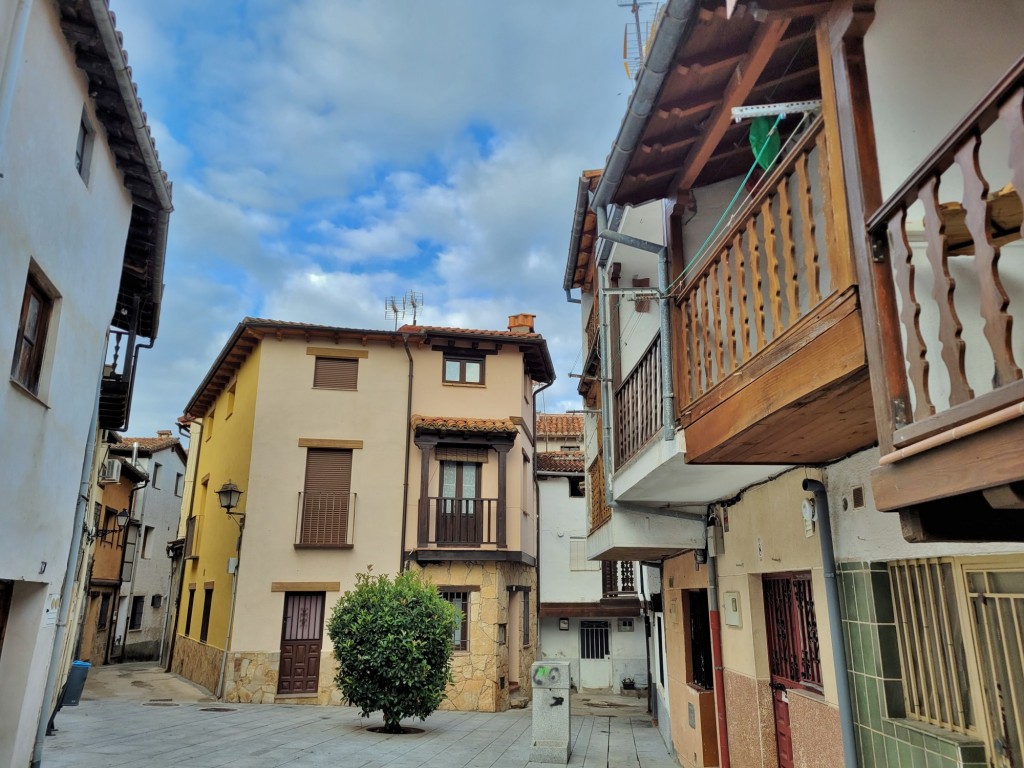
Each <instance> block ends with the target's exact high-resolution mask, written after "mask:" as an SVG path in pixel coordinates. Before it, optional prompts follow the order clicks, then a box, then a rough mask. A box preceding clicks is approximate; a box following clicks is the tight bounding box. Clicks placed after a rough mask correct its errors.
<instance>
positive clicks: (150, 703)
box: [142, 700, 178, 707]
mask: <svg viewBox="0 0 1024 768" xmlns="http://www.w3.org/2000/svg"><path fill="white" fill-rule="evenodd" d="M142 706H144V707H177V706H178V705H177V704H175V703H174V702H173V701H159V700H154V701H147V702H144V703H143V704H142Z"/></svg>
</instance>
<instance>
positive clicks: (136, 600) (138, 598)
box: [128, 595, 146, 632]
mask: <svg viewBox="0 0 1024 768" xmlns="http://www.w3.org/2000/svg"><path fill="white" fill-rule="evenodd" d="M136 606H138V608H139V610H138V611H136V610H135V609H136ZM145 613H146V596H145V595H132V604H131V606H130V607H129V609H128V631H129V632H141V631H142V619H143V617H144V615H145ZM136 616H138V622H136V620H135V619H136Z"/></svg>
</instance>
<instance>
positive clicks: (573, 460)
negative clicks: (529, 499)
mask: <svg viewBox="0 0 1024 768" xmlns="http://www.w3.org/2000/svg"><path fill="white" fill-rule="evenodd" d="M585 461H586V457H585V456H584V454H583V452H582V451H563V452H554V451H552V452H548V453H538V454H537V471H538V472H579V473H580V474H583V465H584V462H585Z"/></svg>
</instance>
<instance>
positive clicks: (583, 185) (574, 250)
mask: <svg viewBox="0 0 1024 768" xmlns="http://www.w3.org/2000/svg"><path fill="white" fill-rule="evenodd" d="M589 199H590V179H588V178H586V177H585V176H580V182H579V186H577V188H576V212H575V213H574V214H573V218H572V234H571V235H570V237H569V256H568V258H567V259H566V260H565V277H563V278H562V288H564V289H565V300H566V301H568V302H570V303H572V304H579V303H580V300H579V299H574V298H573V297H572V296H571V295H570V293H569V292H570V291H572V284H573V277H574V275H575V273H576V257H577V256H578V255H579V248H580V240H582V239H583V226H584V224H585V223H586V220H587V208H588V207H589V206H588V202H589Z"/></svg>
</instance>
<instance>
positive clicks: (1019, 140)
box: [999, 88, 1024, 237]
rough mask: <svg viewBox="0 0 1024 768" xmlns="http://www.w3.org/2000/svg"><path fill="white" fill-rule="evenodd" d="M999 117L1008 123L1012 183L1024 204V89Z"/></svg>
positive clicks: (1022, 229) (1023, 226) (1023, 231)
mask: <svg viewBox="0 0 1024 768" xmlns="http://www.w3.org/2000/svg"><path fill="white" fill-rule="evenodd" d="M999 117H1000V118H1001V119H1002V120H1003V122H1005V123H1006V127H1007V129H1008V130H1007V132H1008V133H1009V135H1010V158H1009V163H1008V165H1009V166H1010V172H1011V173H1010V181H1012V182H1013V188H1014V190H1015V191H1016V192H1017V197H1019V198H1020V201H1021V203H1022V204H1024V88H1022V89H1021V90H1019V91H1017V92H1016V93H1014V94H1013V96H1011V97H1010V98H1009V99H1007V100H1006V103H1005V104H1003V106H1002V108H1001V109H1000V110H999ZM1020 235H1021V237H1024V223H1022V224H1021V227H1020Z"/></svg>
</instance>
